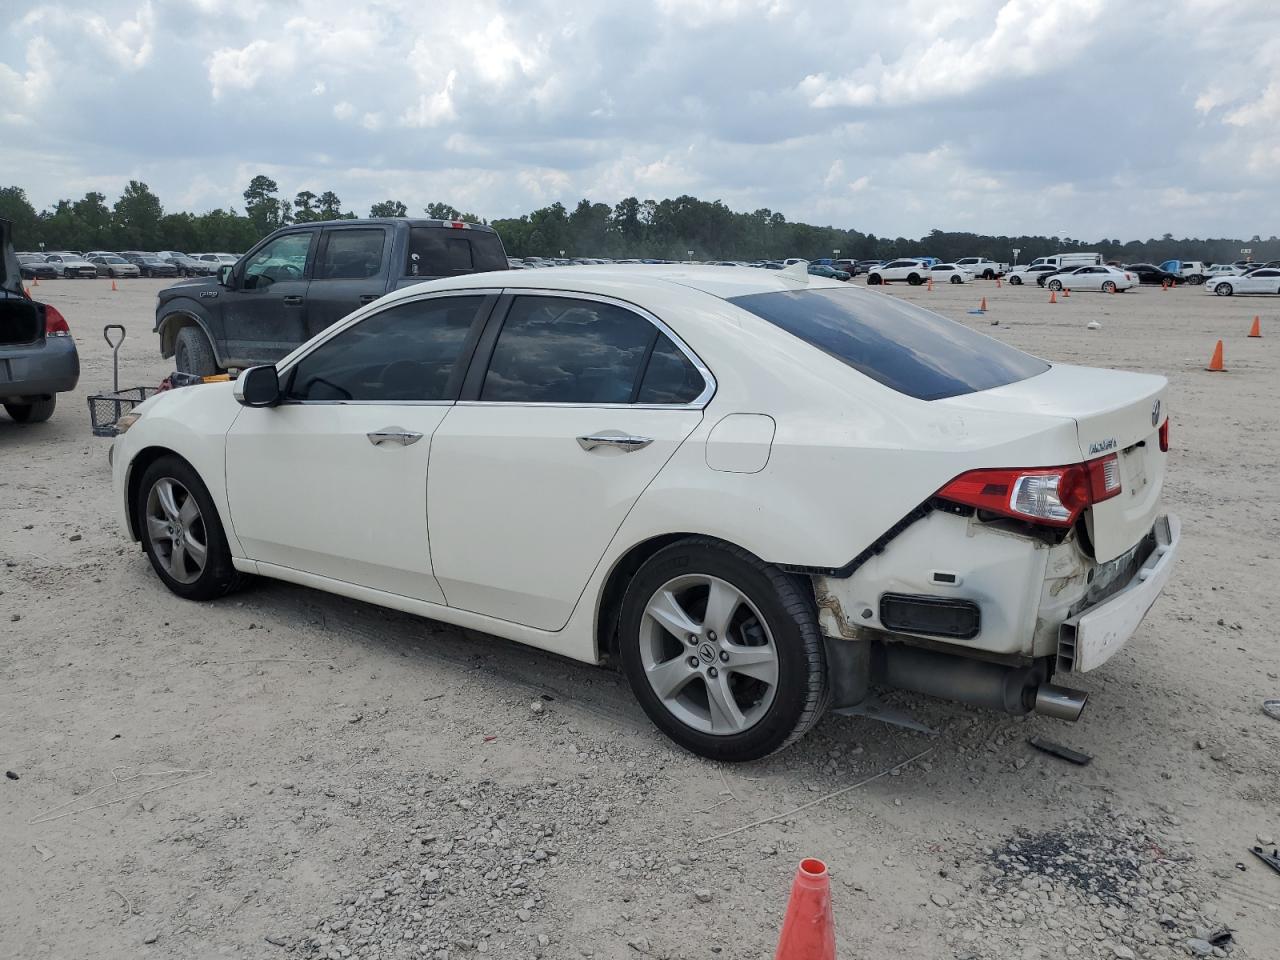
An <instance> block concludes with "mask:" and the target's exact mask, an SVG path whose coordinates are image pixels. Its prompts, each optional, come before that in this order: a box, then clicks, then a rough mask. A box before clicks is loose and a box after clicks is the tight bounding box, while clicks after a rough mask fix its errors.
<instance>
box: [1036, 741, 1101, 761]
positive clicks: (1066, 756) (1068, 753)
mask: <svg viewBox="0 0 1280 960" xmlns="http://www.w3.org/2000/svg"><path fill="white" fill-rule="evenodd" d="M1027 743H1029V744H1031V745H1032V746H1033V747H1035V748H1036V749H1037V750H1041V751H1043V752H1044V753H1049V754H1052V755H1053V756H1055V757H1060V758H1061V759H1063V760H1066V761H1067V762H1068V763H1074V764H1076V765H1077V766H1081V767H1083V766H1085V765H1086V764H1087V763H1089V761H1090V760H1092V759H1093V757H1091V756H1089V754H1087V753H1081V752H1080V751H1079V750H1072V749H1071V748H1070V747H1066V746H1063V745H1062V744H1060V743H1055V742H1054V741H1052V740H1046V739H1045V738H1044V737H1028V738H1027Z"/></svg>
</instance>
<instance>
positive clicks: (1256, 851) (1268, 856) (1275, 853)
mask: <svg viewBox="0 0 1280 960" xmlns="http://www.w3.org/2000/svg"><path fill="white" fill-rule="evenodd" d="M1249 851H1250V852H1251V853H1252V854H1253V855H1254V856H1255V857H1257V858H1258V859H1259V860H1261V861H1262V862H1263V863H1265V864H1266V865H1267V866H1268V867H1270V868H1271V869H1272V870H1274V871H1275V872H1276V873H1280V849H1277V850H1272V851H1271V852H1270V853H1267V851H1265V850H1263V849H1262V848H1261V847H1250V848H1249Z"/></svg>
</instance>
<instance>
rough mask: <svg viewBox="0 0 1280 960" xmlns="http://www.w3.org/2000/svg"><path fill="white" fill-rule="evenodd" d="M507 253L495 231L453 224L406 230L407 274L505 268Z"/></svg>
mask: <svg viewBox="0 0 1280 960" xmlns="http://www.w3.org/2000/svg"><path fill="white" fill-rule="evenodd" d="M507 266H508V265H507V253H506V251H505V250H503V249H502V241H501V240H499V239H498V235H497V234H496V233H490V232H489V231H487V230H458V229H454V228H452V227H412V228H410V230H409V261H408V263H407V264H405V275H406V276H409V277H456V276H460V275H461V274H465V273H483V272H484V271H487V270H506V269H507Z"/></svg>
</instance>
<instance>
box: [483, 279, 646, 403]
mask: <svg viewBox="0 0 1280 960" xmlns="http://www.w3.org/2000/svg"><path fill="white" fill-rule="evenodd" d="M657 332H658V331H657V328H656V327H655V326H654V325H653V324H651V323H649V321H648V320H646V319H644V317H641V316H639V315H637V314H634V313H632V312H631V311H630V310H624V309H623V308H622V307H618V306H614V305H613V304H608V303H598V302H596V301H594V300H575V299H569V298H560V297H517V298H516V299H515V300H514V301H513V302H512V304H511V310H510V312H508V314H507V318H506V321H505V322H504V323H503V325H502V332H501V333H500V334H498V342H497V344H496V345H495V346H494V348H493V358H492V359H491V360H490V361H489V369H488V371H487V372H486V373H485V379H484V386H483V388H482V389H481V391H480V399H481V400H488V401H494V402H506V403H590V404H600V403H631V402H632V395H633V394H634V393H635V390H636V384H637V383H638V382H639V379H640V373H641V370H642V368H643V366H644V361H645V357H646V355H647V354H648V352H649V346H650V344H651V343H653V341H654V338H655V336H656V335H657Z"/></svg>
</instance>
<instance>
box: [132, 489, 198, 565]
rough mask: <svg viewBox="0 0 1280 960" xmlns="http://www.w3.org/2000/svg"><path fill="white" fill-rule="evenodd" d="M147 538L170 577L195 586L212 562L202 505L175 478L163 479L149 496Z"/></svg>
mask: <svg viewBox="0 0 1280 960" xmlns="http://www.w3.org/2000/svg"><path fill="white" fill-rule="evenodd" d="M146 523H147V536H148V537H149V539H150V540H151V546H152V548H153V549H154V550H155V554H156V557H157V558H158V559H159V560H160V562H161V564H162V565H163V566H164V568H165V570H166V572H167V573H168V574H169V576H171V577H173V579H174V580H176V581H178V582H179V583H194V582H195V581H196V580H198V579H199V578H200V575H201V574H202V573H204V568H205V564H206V563H207V562H208V559H209V540H208V532H207V531H206V529H205V524H204V517H203V515H202V514H201V513H200V505H199V504H198V503H197V502H196V498H195V497H194V496H192V495H191V491H190V490H188V489H187V488H186V487H184V486H183V485H182V484H181V483H179V482H178V481H177V480H174V479H173V478H172V477H163V478H161V479H159V480H157V481H156V482H155V484H154V485H152V487H151V492H150V493H148V494H147V507H146Z"/></svg>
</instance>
